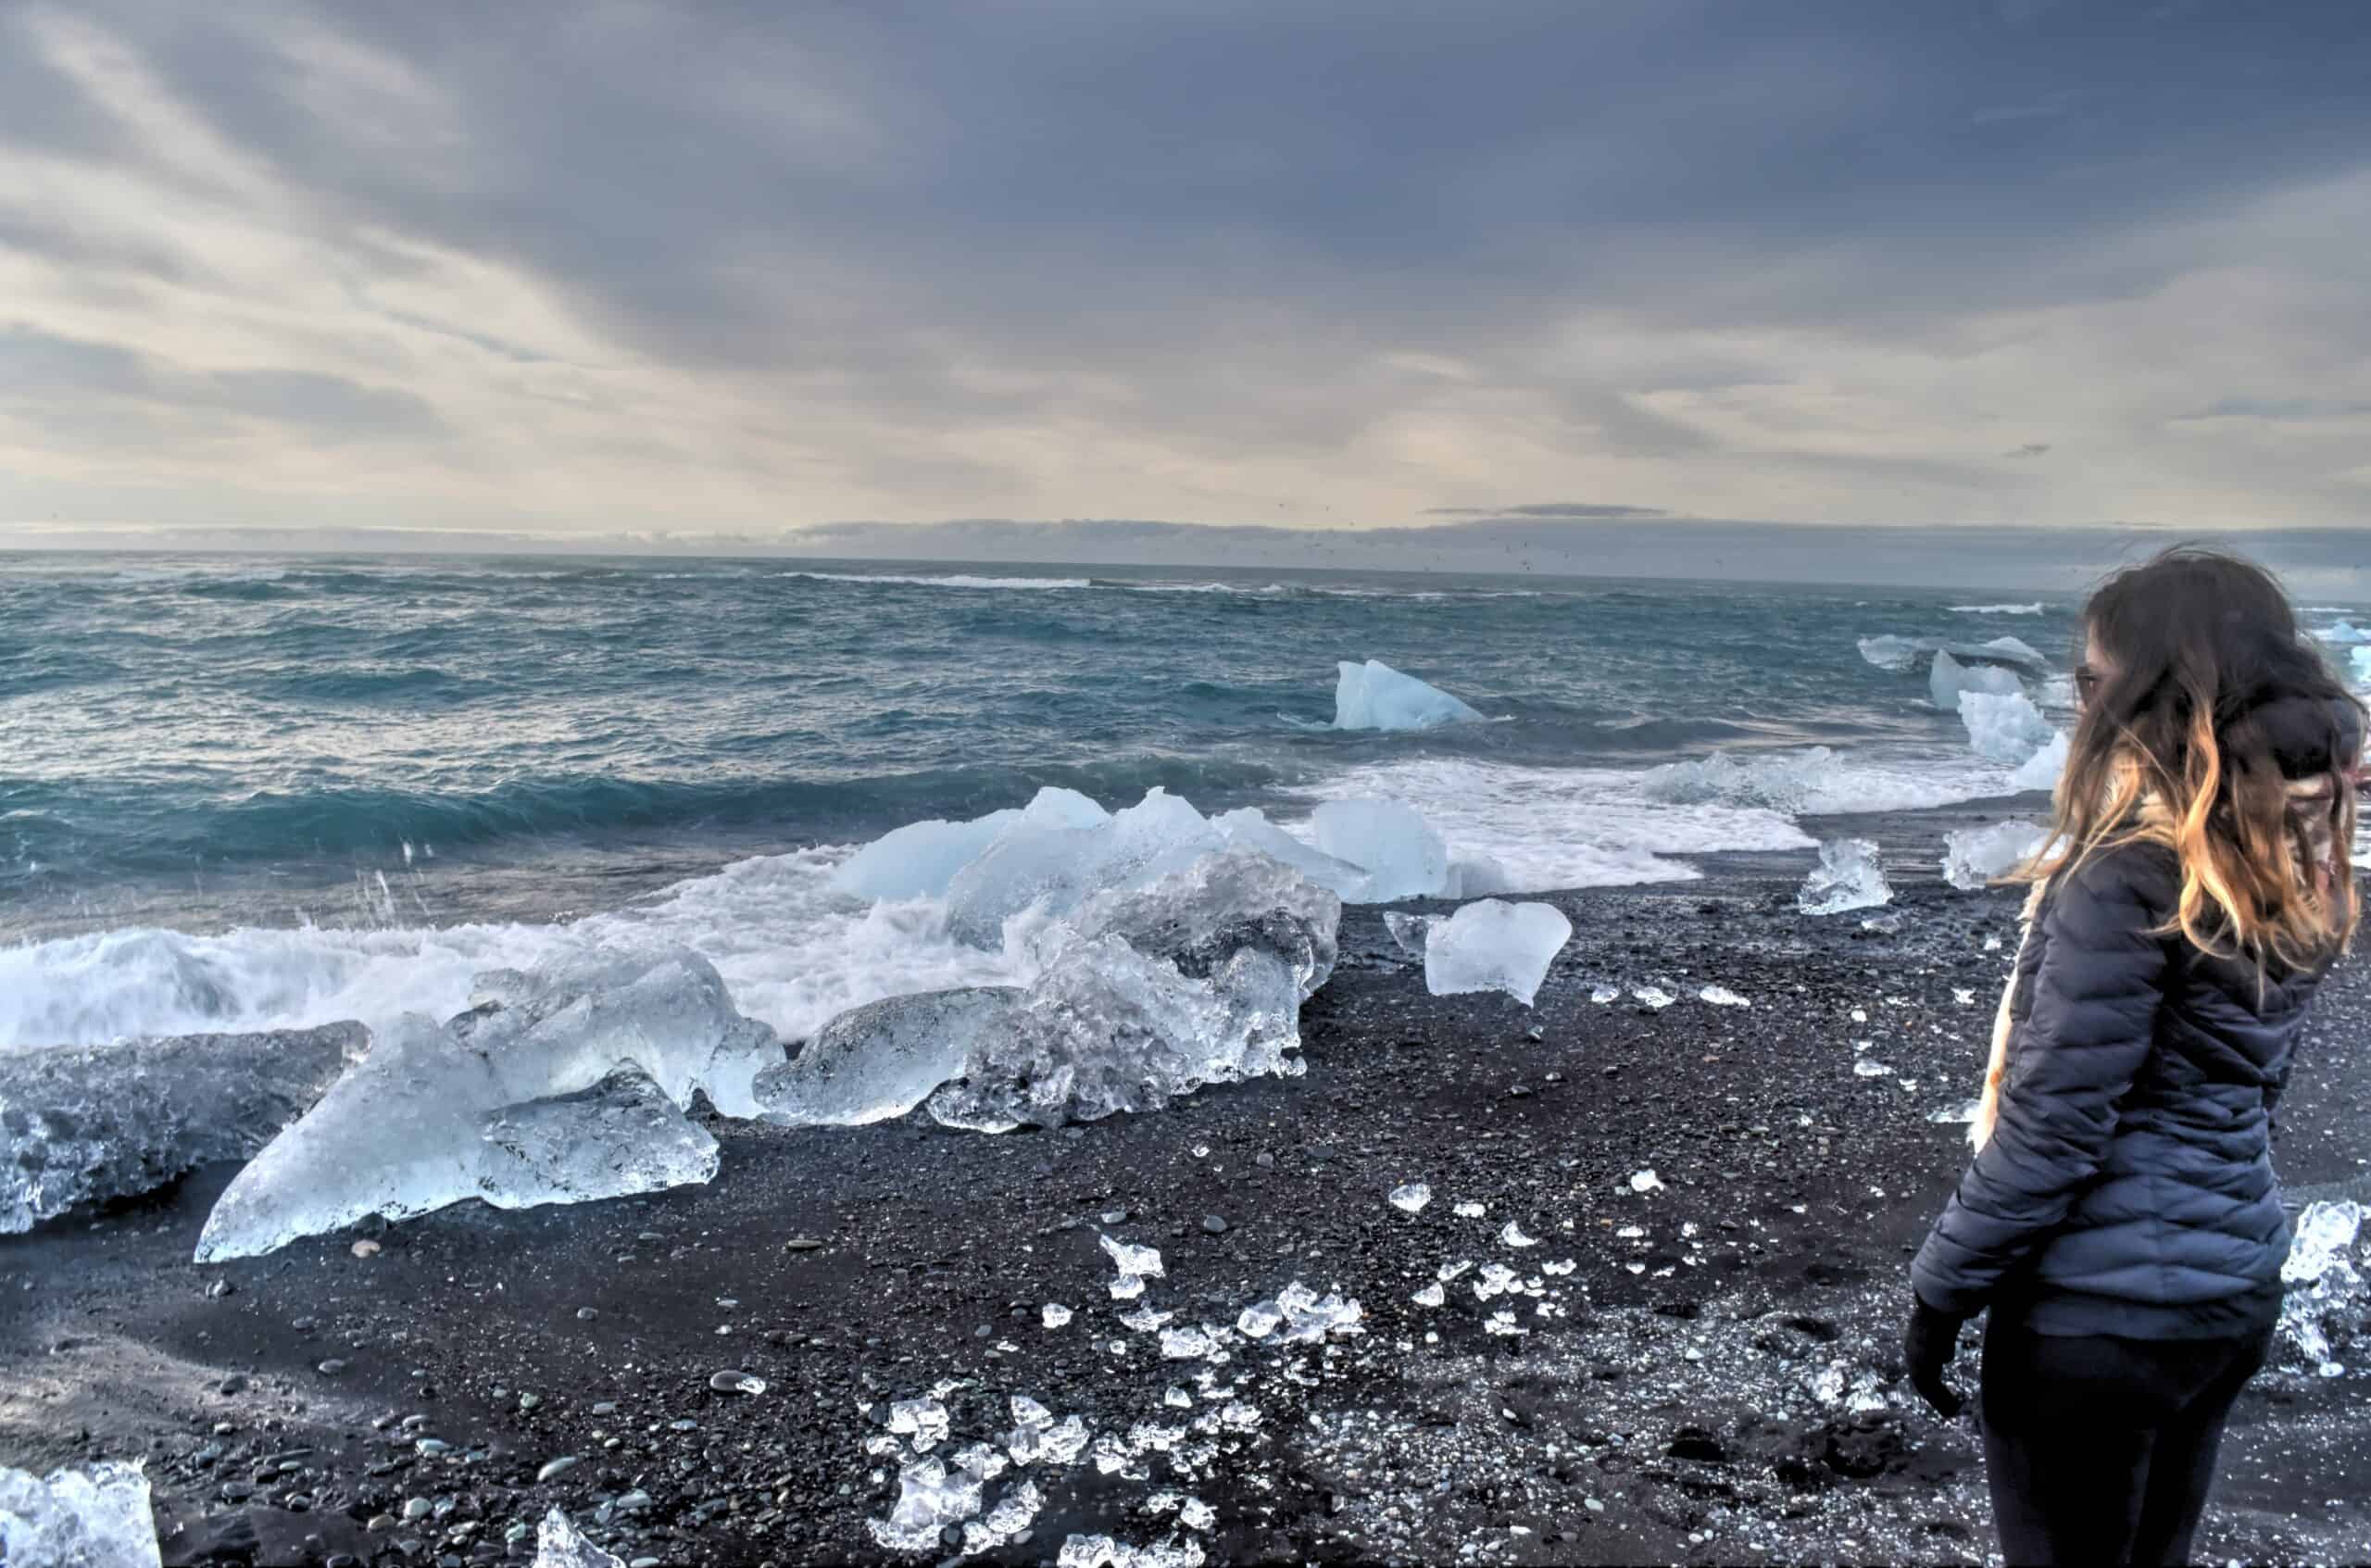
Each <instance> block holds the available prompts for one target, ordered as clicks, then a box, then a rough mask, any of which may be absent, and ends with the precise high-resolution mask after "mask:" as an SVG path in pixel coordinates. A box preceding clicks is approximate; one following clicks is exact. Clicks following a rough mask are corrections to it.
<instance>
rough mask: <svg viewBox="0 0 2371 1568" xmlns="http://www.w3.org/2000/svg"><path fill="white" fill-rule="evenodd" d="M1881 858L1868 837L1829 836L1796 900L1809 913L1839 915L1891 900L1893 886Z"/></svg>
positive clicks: (1820, 849) (1870, 907)
mask: <svg viewBox="0 0 2371 1568" xmlns="http://www.w3.org/2000/svg"><path fill="white" fill-rule="evenodd" d="M1879 859H1880V857H1879V855H1878V852H1877V847H1876V846H1875V844H1872V843H1871V842H1869V841H1868V840H1867V839H1865V838H1832V839H1829V840H1828V841H1827V842H1826V843H1825V844H1823V845H1821V846H1820V847H1819V866H1818V868H1817V869H1816V870H1814V871H1813V872H1812V874H1811V876H1810V878H1809V879H1808V880H1807V881H1806V882H1805V883H1804V884H1803V887H1802V891H1801V892H1800V893H1799V894H1797V895H1796V896H1795V902H1796V904H1797V905H1798V906H1799V907H1800V909H1802V911H1803V913H1805V914H1807V915H1836V914H1842V913H1843V912H1844V911H1845V910H1847V909H1872V908H1875V906H1877V905H1879V904H1886V903H1890V902H1891V901H1892V899H1893V888H1892V887H1891V886H1890V885H1888V884H1887V882H1886V875H1885V872H1884V870H1883V869H1882V868H1881V867H1880V865H1879V863H1878V862H1879Z"/></svg>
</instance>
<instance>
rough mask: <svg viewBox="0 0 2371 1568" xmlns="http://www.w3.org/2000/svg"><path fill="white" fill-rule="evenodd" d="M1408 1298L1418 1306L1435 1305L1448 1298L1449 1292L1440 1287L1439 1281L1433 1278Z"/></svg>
mask: <svg viewBox="0 0 2371 1568" xmlns="http://www.w3.org/2000/svg"><path fill="white" fill-rule="evenodd" d="M1410 1299H1411V1300H1412V1301H1414V1302H1415V1303H1416V1305H1418V1306H1419V1307H1437V1306H1440V1305H1441V1304H1442V1303H1443V1302H1445V1301H1447V1300H1448V1299H1449V1292H1448V1291H1447V1290H1445V1289H1443V1288H1442V1286H1441V1282H1440V1281H1438V1280H1435V1281H1433V1283H1432V1284H1430V1285H1428V1286H1424V1289H1422V1290H1419V1291H1418V1292H1416V1294H1415V1295H1414V1296H1412V1297H1411V1298H1410Z"/></svg>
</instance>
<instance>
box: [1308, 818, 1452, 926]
mask: <svg viewBox="0 0 2371 1568" xmlns="http://www.w3.org/2000/svg"><path fill="white" fill-rule="evenodd" d="M1310 831H1311V834H1312V835H1313V836H1314V837H1315V838H1316V840H1317V847H1318V848H1319V849H1320V850H1322V851H1323V852H1324V853H1325V854H1327V855H1330V856H1332V857H1334V858H1335V859H1338V860H1348V861H1349V862H1350V863H1351V864H1352V865H1354V866H1357V867H1359V868H1360V869H1361V870H1362V871H1364V872H1366V873H1367V884H1366V887H1365V889H1364V891H1363V893H1362V894H1361V897H1359V898H1358V899H1357V902H1359V903H1362V904H1395V903H1398V902H1399V900H1401V899H1403V898H1437V897H1442V896H1443V895H1445V894H1446V893H1448V892H1449V878H1450V866H1449V846H1448V845H1447V844H1445V843H1444V842H1442V839H1441V835H1440V834H1437V833H1436V832H1434V831H1433V828H1432V825H1431V824H1430V823H1428V822H1425V821H1424V818H1423V817H1422V816H1421V815H1419V814H1418V812H1417V811H1416V809H1415V808H1414V807H1412V806H1406V805H1402V804H1401V803H1400V802H1399V801H1397V800H1328V801H1326V802H1325V803H1324V804H1323V805H1322V806H1320V807H1318V808H1317V809H1316V810H1315V811H1314V812H1312V813H1311V816H1310ZM1436 935H1437V933H1436Z"/></svg>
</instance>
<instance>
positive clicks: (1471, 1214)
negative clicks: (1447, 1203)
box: [1449, 1200, 1489, 1220]
mask: <svg viewBox="0 0 2371 1568" xmlns="http://www.w3.org/2000/svg"><path fill="white" fill-rule="evenodd" d="M1449 1212H1450V1213H1452V1214H1454V1215H1456V1216H1457V1217H1458V1218H1459V1219H1461V1220H1478V1219H1480V1218H1481V1217H1482V1216H1483V1215H1484V1214H1486V1213H1487V1212H1489V1209H1488V1207H1487V1205H1485V1204H1480V1203H1475V1202H1473V1201H1471V1200H1468V1201H1467V1202H1464V1203H1461V1204H1459V1205H1458V1206H1457V1207H1456V1208H1454V1209H1452V1210H1449Z"/></svg>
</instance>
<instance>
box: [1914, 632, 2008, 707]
mask: <svg viewBox="0 0 2371 1568" xmlns="http://www.w3.org/2000/svg"><path fill="white" fill-rule="evenodd" d="M2001 651H2002V652H2003V653H2006V652H2007V650H2006V649H2002V650H2001ZM2028 651H2030V650H2028ZM2025 689H2026V686H2025V683H2024V682H2022V681H2020V680H2018V679H2017V672H2016V671H2013V670H2003V669H2001V668H2000V667H1999V666H1998V665H1991V664H1978V665H1966V664H1962V663H1961V662H1960V661H1959V660H1958V659H1953V658H1952V657H1951V654H1950V653H1948V652H1946V651H1944V650H1943V649H1940V648H1938V649H1937V650H1936V652H1935V664H1934V668H1933V669H1932V670H1930V671H1928V672H1927V676H1926V694H1927V696H1929V697H1931V698H1932V699H1933V701H1934V704H1935V706H1936V707H1938V708H1939V709H1942V710H1943V711H1944V712H1946V713H1957V712H1958V711H1959V710H1960V698H1961V697H1962V696H1963V695H1964V694H1966V693H1968V692H1983V693H1988V694H1991V695H1993V696H2007V695H2009V694H2010V693H2012V692H2014V693H2017V694H2019V695H2021V696H2022V695H2023V694H2024V692H2025Z"/></svg>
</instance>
